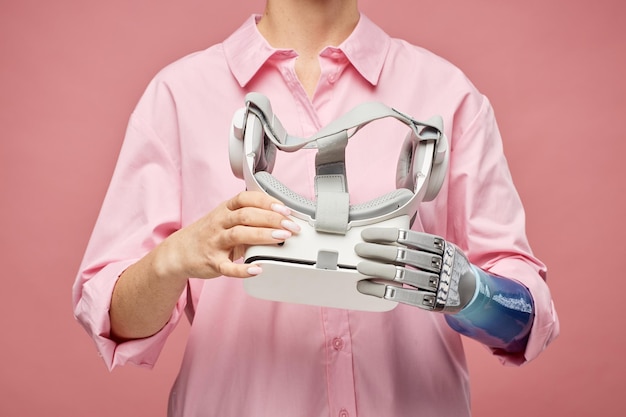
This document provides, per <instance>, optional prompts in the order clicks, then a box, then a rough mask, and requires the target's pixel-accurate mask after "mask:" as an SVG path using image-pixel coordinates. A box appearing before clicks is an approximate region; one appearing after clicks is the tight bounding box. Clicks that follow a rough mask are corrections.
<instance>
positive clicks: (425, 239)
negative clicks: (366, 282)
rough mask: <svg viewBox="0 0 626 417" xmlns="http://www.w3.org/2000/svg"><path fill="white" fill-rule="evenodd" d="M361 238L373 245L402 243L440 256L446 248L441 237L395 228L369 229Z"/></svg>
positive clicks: (362, 233) (365, 230)
mask: <svg viewBox="0 0 626 417" xmlns="http://www.w3.org/2000/svg"><path fill="white" fill-rule="evenodd" d="M361 238H362V239H363V240H364V241H366V242H373V243H400V244H403V245H406V246H410V247H412V248H416V249H421V250H425V251H428V252H433V253H438V254H442V253H443V246H444V240H443V239H442V238H440V237H439V236H435V235H431V234H428V233H422V232H415V231H413V230H405V229H398V228H395V227H369V228H367V229H364V230H363V231H362V232H361Z"/></svg>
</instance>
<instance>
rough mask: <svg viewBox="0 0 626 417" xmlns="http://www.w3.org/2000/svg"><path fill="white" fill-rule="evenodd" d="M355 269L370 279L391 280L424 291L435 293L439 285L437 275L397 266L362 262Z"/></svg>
mask: <svg viewBox="0 0 626 417" xmlns="http://www.w3.org/2000/svg"><path fill="white" fill-rule="evenodd" d="M356 269H357V270H358V271H359V272H360V273H361V274H363V275H367V276H371V277H372V278H383V279H388V280H393V281H395V282H399V283H402V284H407V285H410V286H412V287H416V288H420V289H424V290H430V291H436V290H437V285H438V284H439V276H438V275H437V274H434V273H431V272H426V271H419V270H416V269H411V268H405V267H402V266H399V265H391V264H383V263H380V262H371V261H362V262H359V263H358V264H357V266H356Z"/></svg>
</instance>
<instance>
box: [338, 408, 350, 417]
mask: <svg viewBox="0 0 626 417" xmlns="http://www.w3.org/2000/svg"><path fill="white" fill-rule="evenodd" d="M349 416H350V414H349V413H348V410H346V409H342V410H341V411H340V412H339V417H349Z"/></svg>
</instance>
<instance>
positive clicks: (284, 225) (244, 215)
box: [221, 207, 301, 233]
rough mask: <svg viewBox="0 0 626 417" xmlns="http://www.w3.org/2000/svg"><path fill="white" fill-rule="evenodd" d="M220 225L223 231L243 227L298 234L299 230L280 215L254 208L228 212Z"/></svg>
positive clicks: (290, 221) (297, 226)
mask: <svg viewBox="0 0 626 417" xmlns="http://www.w3.org/2000/svg"><path fill="white" fill-rule="evenodd" d="M221 225H222V227H223V228H224V229H232V228H235V227H242V226H243V227H251V228H255V227H256V228H267V229H274V230H285V231H288V232H290V233H299V232H300V229H301V228H300V226H299V225H298V224H297V223H296V222H294V221H293V220H292V219H290V218H287V217H285V216H284V215H282V214H279V213H276V212H273V211H268V210H263V209H259V208H255V207H246V208H242V209H239V210H236V211H233V212H228V213H227V215H226V216H225V217H224V218H223V220H222V222H221Z"/></svg>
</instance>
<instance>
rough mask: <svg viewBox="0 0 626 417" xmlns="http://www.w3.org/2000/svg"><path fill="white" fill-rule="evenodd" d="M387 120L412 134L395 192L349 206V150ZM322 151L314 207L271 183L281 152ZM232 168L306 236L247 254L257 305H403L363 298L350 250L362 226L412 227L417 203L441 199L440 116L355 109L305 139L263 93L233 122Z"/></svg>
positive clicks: (443, 152) (444, 154)
mask: <svg viewBox="0 0 626 417" xmlns="http://www.w3.org/2000/svg"><path fill="white" fill-rule="evenodd" d="M387 117H391V118H394V119H397V120H398V121H400V122H402V123H404V124H406V125H407V127H408V128H409V132H408V134H407V135H406V139H405V141H404V144H403V146H402V148H401V151H400V156H399V159H398V164H397V168H396V186H397V188H396V189H395V190H392V191H391V192H389V193H388V194H385V195H382V196H380V197H378V198H375V199H373V200H371V201H368V202H365V203H362V204H356V205H351V204H350V196H349V193H348V187H347V180H346V170H345V147H346V145H347V144H348V139H350V138H351V137H352V136H353V135H355V134H356V132H357V131H358V130H359V129H360V128H361V127H363V126H365V125H367V124H368V123H370V122H372V121H374V120H378V119H382V118H387ZM302 148H309V149H310V148H316V149H317V154H316V158H315V165H316V176H315V195H316V198H315V200H309V199H307V198H305V197H303V196H301V195H300V194H297V193H295V192H294V191H292V190H290V189H289V188H287V187H286V186H285V185H283V184H282V183H281V182H280V181H279V180H278V179H276V178H275V177H274V176H272V174H271V173H272V169H273V166H274V161H275V157H276V153H277V150H281V151H285V152H295V151H297V150H299V149H302ZM229 151H230V164H231V168H232V170H233V173H234V174H235V175H236V176H237V177H238V178H242V179H244V180H245V183H246V187H247V189H248V190H258V191H263V192H265V193H267V194H269V195H271V196H273V197H275V198H277V199H279V200H280V201H282V202H283V203H284V204H285V205H286V206H287V207H289V208H290V209H291V211H292V214H293V220H294V221H295V222H296V223H298V224H299V225H300V227H301V232H300V233H299V234H297V235H294V236H293V237H291V238H289V239H287V240H286V241H285V242H284V244H281V245H259V246H251V247H249V248H248V250H247V251H246V253H245V256H244V262H246V263H255V264H258V265H260V266H261V267H262V269H263V272H262V273H261V274H259V275H257V276H255V277H252V278H247V279H246V280H244V287H245V289H246V291H247V292H248V293H249V294H250V295H252V296H254V297H257V298H262V299H267V300H273V301H283V302H291V303H299V304H309V305H316V306H325V307H335V308H345V309H352V310H364V311H388V310H391V309H393V308H394V307H395V306H396V305H397V303H396V302H392V301H388V300H384V299H380V298H376V297H372V296H370V295H365V294H362V293H360V292H359V291H357V282H358V281H361V280H363V279H369V278H371V277H366V276H364V275H361V274H360V273H359V272H358V271H357V269H356V265H357V264H358V263H359V262H360V261H362V260H363V259H362V258H360V257H359V256H358V255H357V254H356V253H355V251H354V247H355V245H356V244H357V243H359V242H362V239H361V231H362V230H363V229H365V228H368V227H372V226H376V227H397V228H401V229H409V228H410V225H411V222H412V220H413V219H414V217H415V215H416V213H417V209H418V206H419V204H420V203H421V202H422V201H429V200H432V199H433V198H435V197H436V196H437V193H438V192H439V189H440V188H441V185H442V183H443V180H444V177H445V174H446V170H447V165H448V143H447V139H446V137H445V135H444V133H443V121H442V119H441V117H438V116H436V117H433V118H431V119H430V120H428V121H427V122H419V121H417V120H414V119H413V118H411V117H409V116H407V115H405V114H402V113H400V112H398V111H397V110H394V109H392V108H390V107H387V106H385V105H383V104H381V103H378V102H368V103H364V104H361V105H359V106H357V107H355V108H354V109H353V110H351V111H350V112H348V113H346V114H345V115H343V116H341V117H340V118H338V119H336V120H335V121H333V122H332V123H330V124H329V125H327V126H326V127H324V128H323V129H321V130H320V131H319V132H318V133H317V134H315V135H313V136H312V137H309V138H298V137H294V136H291V135H289V134H287V132H286V131H285V129H284V128H283V126H282V125H281V123H280V121H279V120H278V118H276V116H275V115H274V114H273V112H272V108H271V105H270V102H269V100H268V99H267V97H265V96H264V95H262V94H259V93H249V94H248V95H246V99H245V108H242V109H239V110H237V111H236V112H235V114H234V116H233V122H232V126H231V132H230V149H229Z"/></svg>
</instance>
